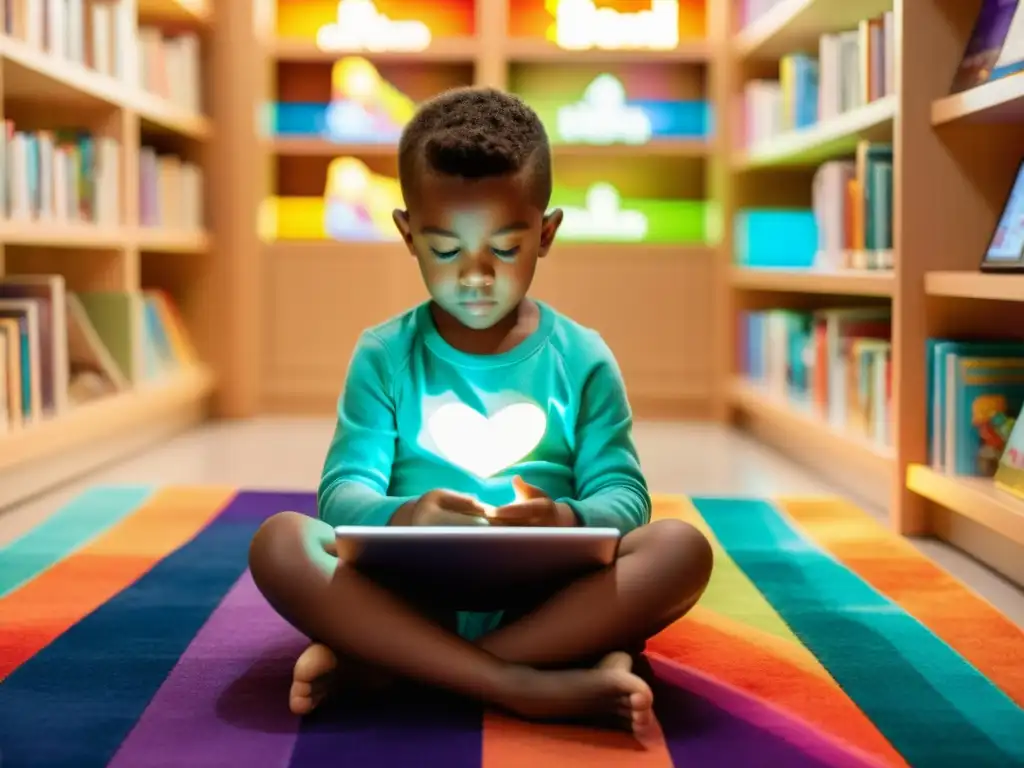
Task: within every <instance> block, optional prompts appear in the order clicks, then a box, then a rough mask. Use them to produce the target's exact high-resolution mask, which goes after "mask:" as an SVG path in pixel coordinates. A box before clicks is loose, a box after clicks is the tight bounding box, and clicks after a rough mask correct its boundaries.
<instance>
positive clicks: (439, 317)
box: [430, 298, 540, 355]
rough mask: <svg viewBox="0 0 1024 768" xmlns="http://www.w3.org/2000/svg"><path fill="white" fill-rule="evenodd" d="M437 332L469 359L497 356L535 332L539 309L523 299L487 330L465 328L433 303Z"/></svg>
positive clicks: (538, 321) (528, 300) (433, 315)
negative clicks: (476, 356)
mask: <svg viewBox="0 0 1024 768" xmlns="http://www.w3.org/2000/svg"><path fill="white" fill-rule="evenodd" d="M430 314H431V316H432V317H433V318H434V325H435V326H436V327H437V332H438V333H439V334H440V335H441V338H442V339H444V340H445V341H446V342H447V343H448V344H449V345H450V346H452V347H453V348H455V349H457V350H459V351H460V352H465V353H466V354H470V355H500V354H501V353H502V352H508V351H509V350H510V349H514V348H515V347H517V346H519V345H520V344H521V343H522V342H523V341H525V340H526V339H527V338H529V337H530V335H531V334H532V333H534V331H536V330H537V328H538V326H539V324H540V308H539V307H538V306H537V305H536V303H534V302H533V301H531V300H530V299H528V298H524V299H523V300H522V301H520V302H519V304H517V305H516V308H515V309H513V310H512V311H511V312H509V313H508V314H507V315H505V317H503V318H502V319H501V320H499V321H498V322H497V323H495V324H494V325H492V326H491V327H490V328H483V329H480V330H477V329H475V328H467V327H466V326H464V325H463V324H462V323H460V322H459V321H458V320H456V319H455V318H454V317H452V316H451V315H449V314H448V313H447V312H445V311H444V310H443V309H442V308H441V307H439V306H438V305H437V304H436V303H434V302H431V303H430Z"/></svg>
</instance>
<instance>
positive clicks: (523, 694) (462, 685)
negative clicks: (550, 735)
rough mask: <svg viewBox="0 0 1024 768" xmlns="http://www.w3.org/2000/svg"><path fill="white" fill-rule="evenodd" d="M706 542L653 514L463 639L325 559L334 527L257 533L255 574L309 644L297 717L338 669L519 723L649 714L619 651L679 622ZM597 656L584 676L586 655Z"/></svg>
mask: <svg viewBox="0 0 1024 768" xmlns="http://www.w3.org/2000/svg"><path fill="white" fill-rule="evenodd" d="M711 567H712V553H711V547H710V545H709V544H708V542H707V540H706V539H705V538H704V536H703V535H702V534H701V533H700V532H699V531H697V530H696V529H695V528H693V527H692V526H690V525H688V524H686V523H683V522H680V521H677V520H663V521H658V522H654V523H651V524H649V525H646V526H643V527H642V528H639V529H637V530H634V531H632V532H631V533H629V534H628V535H626V536H625V537H624V538H623V540H622V543H621V546H620V551H619V557H618V559H617V561H616V563H615V564H614V565H613V566H611V567H609V568H606V569H603V570H601V571H599V572H597V573H594V574H591V575H589V576H586V577H584V578H581V579H579V580H578V581H575V582H573V583H572V584H569V585H568V586H566V587H564V588H562V589H561V590H559V591H558V592H556V593H554V594H553V595H552V596H551V597H550V599H548V600H547V601H546V602H544V603H542V604H541V605H539V606H538V607H537V608H536V609H535V610H532V611H530V612H528V613H527V614H526V615H524V616H522V617H521V618H519V619H518V620H516V621H514V622H512V623H509V624H507V625H505V626H502V627H500V628H499V629H497V630H495V631H494V632H492V633H490V634H488V635H486V636H484V637H482V638H480V640H478V641H477V642H476V643H471V642H469V641H467V640H465V639H463V638H461V637H459V636H458V635H456V634H455V633H454V632H453V631H452V629H451V628H450V627H449V626H446V623H447V622H445V620H444V617H445V615H446V613H445V611H444V610H443V608H439V607H435V606H427V605H422V604H412V603H410V602H409V601H407V600H405V599H403V597H402V596H401V595H399V594H395V593H393V592H389V591H388V590H386V589H384V588H382V587H380V586H379V585H377V584H375V583H374V582H372V581H370V580H369V579H368V578H366V577H365V576H364V575H363V574H361V573H359V572H358V571H356V570H355V569H353V568H350V567H348V566H346V565H345V564H344V563H343V562H340V561H339V560H338V559H337V557H336V556H335V548H334V532H333V530H332V529H331V527H330V526H329V525H327V524H326V523H323V522H321V521H319V520H316V519H313V518H310V517H307V516H305V515H301V514H298V513H294V512H282V513H279V514H278V515H275V516H274V517H272V518H270V519H269V520H267V521H266V522H265V523H264V524H263V525H262V526H261V527H260V529H259V531H257V533H256V536H255V537H254V538H253V541H252V545H251V548H250V568H251V570H252V574H253V578H254V580H255V582H256V584H257V586H258V587H259V589H260V591H261V592H262V593H263V595H264V596H265V597H266V599H267V601H268V602H269V603H270V604H271V605H272V606H273V607H274V608H275V610H277V611H278V612H279V613H280V614H281V616H282V617H284V618H285V620H287V621H289V622H290V623H291V624H292V625H294V626H295V627H296V628H297V629H298V630H300V631H301V632H303V633H304V634H306V635H307V636H309V637H311V638H314V639H315V640H316V644H315V645H313V646H311V648H310V649H309V650H307V652H306V653H304V654H303V655H302V657H300V659H299V661H298V662H297V664H296V670H295V677H296V679H295V685H294V686H293V691H292V693H293V696H292V702H291V706H292V709H293V710H294V711H297V712H300V713H301V712H303V711H306V710H308V709H309V708H311V707H312V706H313V705H314V704H315V702H316V700H317V699H318V698H319V696H320V695H321V693H322V691H319V690H316V688H317V686H319V685H321V682H322V681H323V680H324V679H326V675H325V673H327V672H330V671H331V670H332V669H334V668H335V667H336V666H337V665H338V664H339V663H340V664H345V663H346V662H355V666H359V667H361V668H363V669H374V670H380V671H383V672H385V673H388V674H392V675H397V676H400V677H405V678H409V679H412V680H415V681H417V682H420V683H424V684H427V685H432V686H438V687H441V688H445V689H447V690H450V691H452V692H455V693H458V694H461V695H464V696H468V697H472V698H475V699H478V700H481V701H485V702H487V703H489V704H493V705H495V706H498V707H502V708H504V709H508V710H510V711H512V712H515V713H517V714H519V715H521V716H523V717H528V718H538V719H548V718H553V719H560V718H572V717H586V716H609V715H610V716H622V717H624V718H627V719H631V720H632V721H633V723H634V725H635V726H642V725H643V724H644V723H645V722H646V721H647V720H648V719H649V716H650V707H651V704H652V700H651V699H652V697H651V692H650V689H649V688H648V686H647V684H646V683H644V682H643V680H641V679H640V678H639V677H637V676H636V675H635V674H633V673H632V671H631V668H630V663H631V660H630V657H629V656H628V655H627V654H624V653H621V651H622V650H623V649H626V648H630V647H634V646H637V645H639V644H641V643H642V642H643V641H644V640H646V639H647V638H648V637H650V636H651V635H653V634H655V633H657V632H658V631H659V630H661V629H662V628H664V627H666V626H668V625H669V624H671V623H672V622H674V621H675V620H676V619H678V618H679V617H681V616H682V615H684V614H685V613H686V612H687V611H688V610H689V609H690V608H691V607H692V606H693V605H694V604H695V603H696V602H697V600H698V599H699V598H700V596H701V594H702V593H703V591H704V589H705V587H706V586H707V583H708V580H709V578H710V575H711ZM595 658H601V659H602V661H601V662H600V663H598V664H597V665H596V666H594V667H591V668H583V669H580V668H578V666H579V664H580V662H581V661H582V660H586V659H595Z"/></svg>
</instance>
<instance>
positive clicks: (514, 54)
mask: <svg viewBox="0 0 1024 768" xmlns="http://www.w3.org/2000/svg"><path fill="white" fill-rule="evenodd" d="M473 6H474V11H473V14H474V18H473V25H472V26H473V30H472V34H471V35H469V36H465V35H462V34H460V33H459V32H457V31H455V30H453V31H452V32H451V33H450V34H452V35H456V36H454V37H443V36H436V37H434V39H433V40H432V42H431V43H430V45H429V46H428V47H427V48H426V49H425V50H422V51H403V52H378V51H375V52H370V53H366V52H358V51H352V52H351V53H354V54H358V55H362V56H365V57H366V58H367V59H369V60H370V61H371V62H372V63H373V64H374V65H375V66H376V67H377V68H378V70H379V71H380V73H381V75H382V77H384V79H386V80H389V82H391V83H392V84H393V85H394V86H395V87H396V88H397V89H398V90H400V91H402V92H403V93H405V94H406V95H407V96H409V97H410V98H412V99H413V100H415V101H421V100H424V99H426V98H429V97H431V96H433V95H434V94H435V93H437V92H440V91H442V90H445V89H447V88H450V87H455V86H460V85H471V84H472V85H488V86H494V87H498V88H503V89H508V90H511V91H513V92H523V93H531V94H533V95H534V96H535V98H540V97H538V96H536V94H539V93H542V92H543V89H542V88H540V87H538V86H543V85H544V84H545V83H546V82H547V81H548V80H549V79H550V80H551V81H552V83H553V84H554V85H559V86H560V87H563V90H565V89H572V91H575V90H577V89H578V90H579V91H580V92H581V93H582V90H583V88H584V87H585V86H586V85H587V83H588V82H590V81H592V80H593V78H595V77H597V76H598V75H599V74H601V73H603V72H610V73H612V74H615V75H618V76H620V77H636V78H639V79H637V80H636V82H640V80H646V77H640V75H639V74H638V73H640V74H644V75H646V73H655V72H657V76H653V74H652V77H651V78H650V79H651V80H663V81H664V82H663V83H652V85H654V86H655V87H657V88H662V89H664V90H666V91H667V92H668V94H669V95H668V96H667V97H669V98H675V99H686V100H692V99H705V100H707V101H708V102H709V103H710V104H711V107H712V111H713V112H714V113H715V114H716V115H717V114H720V113H721V111H722V105H721V103H720V102H719V98H720V95H721V94H723V93H724V91H722V90H721V88H720V84H719V80H718V75H717V70H716V67H717V62H718V57H719V54H721V52H723V51H724V41H725V38H726V28H725V26H724V24H725V21H726V19H727V17H726V15H725V14H724V13H722V9H724V6H725V4H724V3H720V2H719V0H713V1H712V2H710V3H709V4H708V21H707V33H706V35H705V36H704V37H702V38H699V39H683V40H682V41H681V42H680V44H679V45H678V46H676V47H675V48H674V49H672V50H598V49H588V50H565V49H562V48H560V47H558V46H557V45H555V44H554V43H551V42H549V41H547V40H545V39H543V37H542V31H538V32H537V37H523V36H520V33H521V32H522V30H519V31H516V29H514V28H515V27H516V23H515V22H516V20H515V19H511V20H510V11H511V10H513V9H516V8H518V6H517V5H515V4H514V3H512V0H486V2H484V1H483V0H477V2H475V3H474V4H473ZM542 8H543V4H542V3H541V4H538V5H537V9H538V10H539V9H542ZM295 34H297V33H292V32H291V31H290V30H289V29H285V28H282V30H281V31H280V33H279V29H278V25H277V23H276V22H275V21H274V20H273V19H269V18H268V19H267V21H266V24H265V25H263V26H262V27H260V26H257V27H256V29H255V30H254V31H253V33H252V36H251V41H252V46H253V47H254V49H258V51H259V56H258V58H259V63H257V64H255V68H256V69H257V70H259V71H261V72H266V73H267V74H266V76H264V75H263V74H261V75H260V79H259V86H258V87H259V89H260V90H258V91H256V92H255V93H254V95H253V101H254V103H257V104H267V103H273V102H277V101H283V102H288V101H302V102H303V103H310V102H314V103H326V102H328V101H329V100H330V95H331V91H330V68H331V65H332V64H333V63H334V62H335V61H336V60H338V59H339V58H341V57H342V56H343V55H344V54H339V53H333V52H325V51H321V50H319V49H318V48H317V47H316V45H315V43H314V42H313V40H312V39H297V38H296V37H295ZM412 73H415V76H413V74H412ZM631 87H632V86H631ZM556 90H557V89H556ZM650 98H653V96H651V97H650ZM659 98H660V97H659ZM723 136H724V134H723V133H722V132H721V130H719V129H717V128H716V130H715V133H714V135H712V136H710V137H709V138H707V139H704V138H700V139H693V140H688V139H680V140H664V141H651V142H649V143H646V144H642V145H626V144H623V143H616V144H612V145H596V144H595V145H590V144H561V143H555V144H554V146H553V147H552V150H553V155H554V160H555V181H556V185H557V184H558V183H559V181H560V180H564V181H563V183H564V184H565V185H566V186H567V187H573V188H575V189H579V188H582V187H584V186H589V184H590V183H593V182H595V181H602V180H603V181H610V182H611V183H613V184H615V185H616V186H617V187H618V188H619V189H621V190H627V189H628V190H637V191H636V192H633V193H632V194H636V195H637V196H644V195H645V193H647V190H648V189H650V190H652V192H651V193H652V194H657V195H658V196H659V197H662V198H669V199H671V198H681V199H692V200H709V201H712V202H713V203H720V201H721V200H722V195H723V194H724V190H723V180H724V173H723V171H724V164H725V156H724V154H723V153H722V152H721V151H720V146H719V145H720V143H721V142H722V140H723ZM255 140H256V144H257V146H258V149H257V151H256V152H255V153H254V154H253V155H252V156H251V157H252V160H251V164H252V165H254V166H255V167H256V168H257V170H256V171H254V172H253V173H252V174H251V175H249V176H247V177H246V178H248V179H250V182H249V183H252V184H254V185H255V187H256V188H258V189H259V196H260V197H261V198H262V199H266V198H269V197H272V196H275V195H282V196H301V197H306V198H315V197H318V196H322V195H323V190H324V184H325V179H326V170H327V167H328V164H329V163H330V161H331V160H332V159H333V158H335V157H339V156H344V155H348V156H353V157H356V158H358V159H360V160H362V161H363V162H364V163H365V164H366V165H367V166H368V167H369V168H370V169H371V170H372V171H373V172H376V173H382V174H386V175H389V176H392V177H394V176H396V175H397V162H396V152H395V147H394V145H393V144H379V145H378V144H359V143H357V144H346V143H342V144H339V143H334V142H332V141H327V140H324V139H323V138H321V137H319V136H310V135H307V136H301V137H298V136H295V135H290V136H275V135H274V134H273V132H272V131H270V130H267V131H263V132H261V134H260V135H259V136H257V137H255ZM641 182H643V184H641ZM645 185H646V186H645ZM653 190H656V192H654V191H653ZM623 194H626V192H623ZM264 210H267V209H266V208H264ZM269 218H270V217H267V219H265V220H263V223H266V222H267V221H268V220H269ZM706 219H707V221H709V222H710V224H709V230H714V229H716V228H717V217H716V216H714V214H713V212H711V211H709V215H708V216H707V217H706ZM314 226H315V225H314ZM264 234H266V230H264ZM264 239H265V240H266V241H269V242H266V241H261V240H259V239H257V238H256V236H255V235H253V236H252V237H251V238H250V239H248V240H247V241H246V243H245V244H244V245H240V246H239V247H240V248H241V249H242V250H250V249H252V250H254V251H256V252H258V253H260V254H262V259H260V260H258V263H257V264H256V265H255V269H257V270H258V272H257V274H256V275H253V276H250V277H248V278H247V279H251V280H252V281H253V285H254V287H253V288H252V291H253V292H254V295H258V296H259V297H260V298H259V299H258V300H254V302H256V301H258V306H259V307H261V310H260V313H261V315H265V316H266V317H271V316H272V317H274V318H275V321H274V323H273V327H272V328H269V329H268V330H266V331H265V332H264V331H262V330H260V329H262V328H266V325H265V321H263V320H262V319H260V318H257V319H256V321H255V322H253V324H252V329H253V330H252V336H251V337H250V340H249V341H248V342H247V343H246V346H247V347H248V348H249V349H250V350H251V357H250V358H249V362H248V366H249V368H248V370H250V371H251V384H250V385H249V386H248V387H247V388H246V391H245V393H244V401H245V403H246V410H247V412H249V413H254V412H263V411H270V412H274V413H304V414H305V413H317V414H330V413H333V411H334V408H335V407H336V402H337V395H338V391H339V388H340V386H341V385H342V383H343V381H344V376H345V373H346V369H347V364H348V357H349V353H348V351H345V350H349V349H350V348H351V346H352V344H354V342H355V340H356V338H357V335H358V333H359V332H361V331H362V330H363V329H364V328H366V327H367V326H370V325H372V324H375V323H378V322H381V321H383V320H385V319H386V318H387V317H389V316H391V315H394V314H397V313H399V312H402V311H405V310H407V309H409V308H410V307H411V306H413V305H414V304H415V303H417V302H419V301H422V300H423V299H424V298H426V294H425V289H424V288H423V286H422V279H421V277H420V275H419V272H418V269H417V267H416V264H415V261H414V260H413V259H412V257H410V256H409V255H408V253H407V252H406V251H405V249H404V248H403V247H402V246H401V245H400V244H396V243H393V242H387V243H377V242H369V243H366V242H333V241H332V242H318V241H316V240H288V239H278V238H276V237H265V238H264ZM720 247H721V246H720V245H719V244H718V243H716V242H714V240H713V239H712V242H711V244H709V245H705V244H703V243H695V244H692V245H691V244H686V243H680V244H675V245H673V244H659V243H637V242H632V243H631V242H623V243H620V244H614V243H582V242H570V241H569V240H568V239H567V238H566V237H563V238H560V239H559V240H558V241H557V242H556V245H555V247H554V249H553V250H552V252H551V254H550V255H549V257H548V258H547V259H545V260H544V261H543V262H542V263H541V264H539V265H538V272H537V277H536V281H535V293H536V295H537V296H538V297H540V298H544V299H547V300H549V301H551V302H552V303H553V304H555V305H556V306H558V307H559V308H560V309H562V310H563V311H565V312H568V313H569V314H570V315H571V316H573V317H574V318H576V319H578V320H579V321H580V322H583V323H585V324H588V325H591V326H592V327H595V328H597V329H598V330H599V331H600V332H601V333H602V335H603V336H604V337H605V339H606V340H608V342H609V344H610V345H611V346H612V348H613V350H614V351H615V353H616V355H617V357H618V359H619V362H620V365H621V367H622V370H623V375H624V377H625V378H626V380H627V382H628V385H629V387H630V393H631V398H632V400H633V403H634V406H635V409H636V411H637V413H638V414H639V415H641V416H643V415H651V416H671V417H676V418H678V417H683V416H686V417H702V418H707V417H709V416H710V415H712V411H713V409H714V407H715V405H716V403H717V398H716V392H717V380H716V376H717V373H718V372H717V370H716V369H715V354H716V353H715V350H714V346H713V344H714V342H713V339H712V338H711V336H710V335H709V334H707V333H704V334H693V333H691V332H690V330H689V329H693V328H705V329H710V328H713V327H714V316H715V312H716V310H717V307H716V305H715V303H714V297H715V293H716V290H717V286H718V284H717V269H718V264H719V259H718V255H719V253H720V250H719V249H720ZM257 283H258V285H259V286H261V287H259V288H257V287H256V284H257ZM367 286H375V288H374V289H373V290H369V289H368V288H367ZM253 306H254V307H255V306H256V303H254V305H253ZM254 311H255V310H254ZM250 317H251V315H250ZM321 325H322V326H323V327H324V328H330V329H332V330H331V332H330V333H329V334H328V333H326V332H324V333H321V332H319V331H317V330H311V328H315V327H317V326H321ZM300 328H303V329H305V330H302V331H300V330H299V329H300ZM651 328H657V329H658V333H659V334H660V335H663V336H664V337H665V338H667V339H669V342H667V343H665V344H661V345H659V344H653V343H649V342H648V341H645V340H644V339H645V338H648V337H649V334H650V329H651ZM650 338H653V337H650ZM339 350H342V351H340V352H339Z"/></svg>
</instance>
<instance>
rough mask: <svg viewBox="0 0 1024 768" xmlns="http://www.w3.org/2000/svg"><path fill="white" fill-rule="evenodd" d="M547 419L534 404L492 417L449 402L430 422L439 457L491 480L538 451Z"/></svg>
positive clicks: (516, 405) (516, 406) (519, 405)
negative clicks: (535, 449) (536, 449)
mask: <svg viewBox="0 0 1024 768" xmlns="http://www.w3.org/2000/svg"><path fill="white" fill-rule="evenodd" d="M546 429H547V417H546V416H545V414H544V411H542V410H541V409H540V408H539V407H538V406H536V405H534V404H533V403H514V404H512V405H507V406H505V407H504V408H502V409H501V410H499V411H497V412H496V413H494V414H492V415H491V416H490V418H488V417H487V416H484V415H483V414H481V413H478V412H477V411H475V410H473V409H472V408H470V407H469V406H468V405H465V404H463V403H446V404H444V405H442V406H441V407H440V408H438V409H437V410H436V411H434V413H433V414H431V415H430V417H429V418H428V420H427V430H428V431H429V433H430V437H431V439H432V440H433V441H434V445H435V446H436V448H437V450H438V452H439V453H440V455H441V456H442V457H443V458H445V459H447V460H448V461H450V462H451V463H452V464H454V465H455V466H457V467H459V468H461V469H464V470H465V471H467V472H470V473H472V474H474V475H476V476H477V477H479V478H488V477H492V476H494V475H496V474H497V473H499V472H501V471H502V470H504V469H508V468H509V467H511V466H512V465H513V464H515V463H516V462H518V461H521V460H522V459H524V458H525V457H526V456H528V455H529V454H530V452H531V451H532V450H533V449H534V448H536V447H537V446H538V445H539V444H540V441H541V438H543V437H544V432H545V430H546Z"/></svg>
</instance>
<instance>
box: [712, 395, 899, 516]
mask: <svg viewBox="0 0 1024 768" xmlns="http://www.w3.org/2000/svg"><path fill="white" fill-rule="evenodd" d="M729 397H730V400H731V401H732V404H733V405H734V407H736V408H737V409H738V410H739V411H740V413H741V414H742V415H743V417H744V418H745V420H746V422H747V427H748V428H749V429H750V430H751V432H753V433H754V434H755V435H757V436H758V437H760V438H761V439H763V440H765V442H768V443H771V444H773V445H776V446H778V447H780V448H782V449H783V450H785V451H786V452H787V453H790V454H791V455H794V456H797V457H798V458H800V459H801V460H802V461H804V462H805V463H807V464H809V465H811V466H814V467H815V468H817V469H818V470H819V471H820V472H822V473H823V474H826V475H836V474H841V475H842V476H841V477H837V478H836V479H837V480H838V481H839V482H843V483H844V484H851V483H856V484H857V486H858V487H859V488H860V489H861V491H862V493H863V495H864V496H865V497H866V498H868V499H869V500H871V501H873V502H875V503H879V504H883V503H886V501H887V500H888V498H889V492H890V488H889V481H890V480H891V477H892V472H893V468H894V465H895V462H894V454H893V452H892V450H890V449H886V448H885V447H882V446H878V445H875V444H873V443H871V442H869V441H868V440H866V439H863V438H860V437H857V436H855V435H850V434H847V433H846V432H844V431H842V430H839V429H837V428H836V427H834V426H832V425H831V424H828V423H827V422H826V421H825V420H824V419H822V418H820V417H818V416H817V415H816V414H814V413H812V412H810V411H809V410H807V409H805V408H804V407H803V406H801V405H798V404H795V403H792V402H787V401H786V400H783V399H782V398H779V397H777V396H773V395H772V394H770V393H768V392H766V391H765V390H764V389H763V388H762V387H760V386H758V385H757V384H756V383H754V382H750V381H747V380H745V379H743V378H737V379H734V380H733V381H732V383H731V385H730V387H729Z"/></svg>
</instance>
